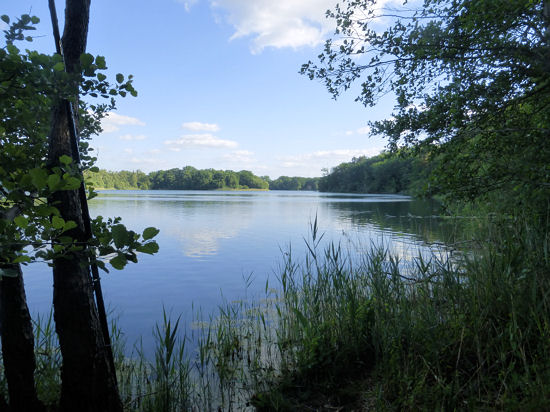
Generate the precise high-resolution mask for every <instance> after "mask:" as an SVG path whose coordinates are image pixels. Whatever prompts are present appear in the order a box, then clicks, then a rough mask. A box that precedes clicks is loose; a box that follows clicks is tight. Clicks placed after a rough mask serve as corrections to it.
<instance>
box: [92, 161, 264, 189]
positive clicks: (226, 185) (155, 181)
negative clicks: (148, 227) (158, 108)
mask: <svg viewBox="0 0 550 412" xmlns="http://www.w3.org/2000/svg"><path fill="white" fill-rule="evenodd" d="M86 179H87V180H88V181H89V182H90V183H92V184H93V185H94V186H95V187H98V188H102V189H144V190H146V189H159V190H161V189H164V190H166V189H167V190H215V189H262V190H265V189H268V187H269V183H268V182H267V180H266V179H264V178H261V177H258V176H256V175H254V174H253V173H252V172H250V171H248V170H241V171H240V172H234V171H232V170H214V169H202V170H200V169H195V168H194V167H192V166H185V167H184V168H182V169H178V168H174V169H169V170H158V171H155V172H151V173H149V174H147V175H146V174H145V173H143V172H141V171H140V170H138V171H135V172H129V171H125V170H123V171H120V172H109V171H106V170H98V171H97V172H92V173H90V172H89V173H86Z"/></svg>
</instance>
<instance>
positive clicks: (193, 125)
mask: <svg viewBox="0 0 550 412" xmlns="http://www.w3.org/2000/svg"><path fill="white" fill-rule="evenodd" d="M181 127H183V128H184V129H187V130H191V131H193V132H219V131H220V126H218V125H217V124H215V123H201V122H187V123H183V124H182V125H181Z"/></svg>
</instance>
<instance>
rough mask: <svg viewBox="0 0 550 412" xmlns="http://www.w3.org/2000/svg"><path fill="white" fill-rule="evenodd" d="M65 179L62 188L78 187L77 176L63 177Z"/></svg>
mask: <svg viewBox="0 0 550 412" xmlns="http://www.w3.org/2000/svg"><path fill="white" fill-rule="evenodd" d="M63 180H64V181H65V185H64V189H69V190H75V189H78V188H79V187H80V184H81V181H80V179H79V178H77V177H74V176H68V177H64V178H63Z"/></svg>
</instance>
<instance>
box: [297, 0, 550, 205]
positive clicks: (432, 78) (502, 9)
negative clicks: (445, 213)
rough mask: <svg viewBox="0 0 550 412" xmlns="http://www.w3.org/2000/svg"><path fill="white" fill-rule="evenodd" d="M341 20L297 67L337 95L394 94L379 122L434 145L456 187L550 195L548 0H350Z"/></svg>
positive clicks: (399, 138) (471, 195) (464, 195)
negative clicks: (389, 0) (388, 2)
mask: <svg viewBox="0 0 550 412" xmlns="http://www.w3.org/2000/svg"><path fill="white" fill-rule="evenodd" d="M327 16H328V17H329V18H332V19H335V21H336V24H337V29H336V32H335V35H334V37H333V38H332V39H330V40H328V41H327V42H326V44H325V48H324V51H323V52H322V53H321V54H320V55H319V56H318V62H317V63H313V62H311V61H310V62H308V63H307V64H305V65H303V66H302V69H301V72H302V73H303V74H305V75H308V76H309V77H310V78H311V79H320V80H322V81H323V82H324V84H325V86H326V88H327V89H328V91H329V92H330V93H331V94H332V95H333V97H335V98H336V97H337V96H339V95H340V94H341V93H342V92H344V91H346V90H348V89H350V88H351V87H352V86H353V84H354V83H355V82H359V83H360V90H359V93H358V95H357V100H358V101H360V102H361V103H363V104H364V105H366V106H371V105H375V104H376V103H377V102H378V100H379V98H380V97H381V96H383V95H384V94H386V93H392V94H393V95H394V96H395V101H396V104H395V108H394V113H393V116H392V118H389V119H387V120H384V121H378V122H373V123H372V129H373V132H374V133H375V134H383V135H385V136H387V138H388V142H389V147H390V149H392V150H395V149H397V148H398V147H401V146H414V147H419V146H428V147H430V148H431V151H432V154H433V155H434V156H442V159H443V161H441V162H439V166H438V168H437V169H436V170H435V173H434V176H435V177H436V183H437V185H438V188H439V190H440V192H441V193H443V194H445V195H448V196H450V197H453V198H458V199H469V200H471V199H479V198H488V197H491V196H500V195H503V194H504V195H505V197H506V199H507V200H508V201H510V202H511V203H513V204H515V205H517V204H518V202H519V203H522V204H523V205H525V204H526V203H532V202H536V201H539V202H540V203H541V204H545V203H546V199H547V198H548V195H549V190H550V185H549V175H550V170H549V168H548V165H549V164H550V139H549V138H548V137H549V134H550V133H549V132H550V30H549V27H550V3H549V2H548V1H547V0H483V1H479V0H424V1H423V2H416V1H413V2H404V5H403V6H402V7H398V8H388V7H379V6H378V4H377V1H376V0H367V1H365V0H344V1H342V3H341V4H340V5H337V6H336V7H335V9H334V10H332V11H328V12H327Z"/></svg>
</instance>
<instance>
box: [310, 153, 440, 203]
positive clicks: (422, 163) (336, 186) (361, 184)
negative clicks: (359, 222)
mask: <svg viewBox="0 0 550 412" xmlns="http://www.w3.org/2000/svg"><path fill="white" fill-rule="evenodd" d="M430 170H431V166H430V164H429V163H428V160H427V159H426V158H425V157H424V156H421V155H418V154H413V153H412V152H408V151H407V152H406V151H401V152H399V153H386V152H384V153H381V154H379V155H378V156H373V157H369V158H367V157H364V156H361V157H358V158H353V160H352V161H351V162H348V163H341V164H339V165H338V166H336V167H334V168H333V169H331V171H330V173H328V174H327V175H325V176H323V177H321V178H320V179H319V191H321V192H344V193H406V194H412V195H416V194H420V193H423V192H425V189H426V188H427V185H428V177H429V173H430Z"/></svg>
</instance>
